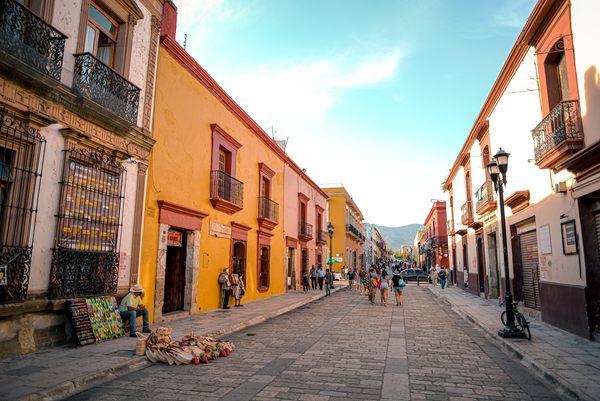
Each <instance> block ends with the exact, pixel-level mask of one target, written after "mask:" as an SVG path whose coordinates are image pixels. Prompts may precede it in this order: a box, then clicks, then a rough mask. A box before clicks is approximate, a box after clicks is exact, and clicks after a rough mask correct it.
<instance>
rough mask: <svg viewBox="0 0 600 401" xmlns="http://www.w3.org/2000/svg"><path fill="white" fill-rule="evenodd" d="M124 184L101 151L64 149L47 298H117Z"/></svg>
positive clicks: (112, 161)
mask: <svg viewBox="0 0 600 401" xmlns="http://www.w3.org/2000/svg"><path fill="white" fill-rule="evenodd" d="M125 181H126V170H125V168H124V167H123V166H122V165H121V163H119V162H118V161H117V160H116V159H115V158H114V157H111V156H110V155H108V154H107V153H106V152H105V151H104V150H103V149H97V150H96V151H92V150H88V149H68V150H65V158H64V163H63V174H62V181H61V182H60V187H61V190H60V199H59V213H58V221H57V225H56V235H55V247H54V248H53V249H52V251H53V254H52V268H51V271H50V284H49V287H48V298H50V299H57V298H72V297H84V296H92V295H110V294H116V292H117V284H118V279H119V248H120V235H119V234H120V229H121V222H122V215H123V208H122V201H123V198H124V196H123V194H124V190H125Z"/></svg>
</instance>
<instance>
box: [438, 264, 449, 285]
mask: <svg viewBox="0 0 600 401" xmlns="http://www.w3.org/2000/svg"><path fill="white" fill-rule="evenodd" d="M438 277H439V279H440V284H441V285H442V290H444V287H446V284H447V283H448V275H447V274H446V269H440V272H439V273H438Z"/></svg>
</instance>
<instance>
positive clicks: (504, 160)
mask: <svg viewBox="0 0 600 401" xmlns="http://www.w3.org/2000/svg"><path fill="white" fill-rule="evenodd" d="M508 156H510V155H509V154H508V153H506V152H505V151H503V150H502V148H500V150H499V151H498V153H496V154H495V155H494V158H493V159H492V160H491V161H490V162H489V163H488V164H487V166H485V168H486V170H487V173H488V175H489V176H490V178H491V179H492V181H493V182H494V189H495V190H496V191H497V192H498V197H499V198H500V221H501V223H502V247H503V248H504V249H503V250H504V282H505V284H506V295H505V297H504V303H505V305H506V326H505V327H504V328H503V329H502V330H498V335H499V336H500V337H504V338H525V333H523V332H522V331H521V330H519V329H518V328H517V327H516V326H515V312H514V307H513V297H512V293H511V292H510V272H509V270H508V247H507V245H506V220H505V218H504V188H503V186H504V185H506V171H507V170H508ZM500 175H502V178H500Z"/></svg>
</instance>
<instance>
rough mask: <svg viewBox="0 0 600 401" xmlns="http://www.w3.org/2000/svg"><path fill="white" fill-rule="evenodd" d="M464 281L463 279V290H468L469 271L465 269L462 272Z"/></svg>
mask: <svg viewBox="0 0 600 401" xmlns="http://www.w3.org/2000/svg"><path fill="white" fill-rule="evenodd" d="M463 274H464V279H465V288H469V271H468V270H467V268H466V267H465V268H464V270H463Z"/></svg>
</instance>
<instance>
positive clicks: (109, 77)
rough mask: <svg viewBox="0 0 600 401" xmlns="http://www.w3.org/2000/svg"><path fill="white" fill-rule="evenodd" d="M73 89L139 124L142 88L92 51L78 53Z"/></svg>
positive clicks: (77, 93)
mask: <svg viewBox="0 0 600 401" xmlns="http://www.w3.org/2000/svg"><path fill="white" fill-rule="evenodd" d="M73 92H75V94H76V95H78V96H82V97H85V98H87V99H90V100H92V101H94V102H96V103H98V104H99V105H100V106H102V107H104V108H105V109H108V110H110V111H112V112H113V113H115V114H117V115H118V116H120V117H121V118H124V119H125V120H127V121H128V122H129V123H131V124H133V125H136V124H137V118H138V106H139V101H140V88H138V87H137V86H135V85H134V84H132V83H131V82H129V81H128V80H126V79H125V78H123V77H122V76H121V75H119V74H117V72H116V71H115V70H113V69H112V68H110V67H109V66H107V65H106V64H104V63H103V62H102V61H100V60H98V59H97V58H96V57H95V56H94V55H93V54H91V53H81V54H75V76H74V77H73Z"/></svg>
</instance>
